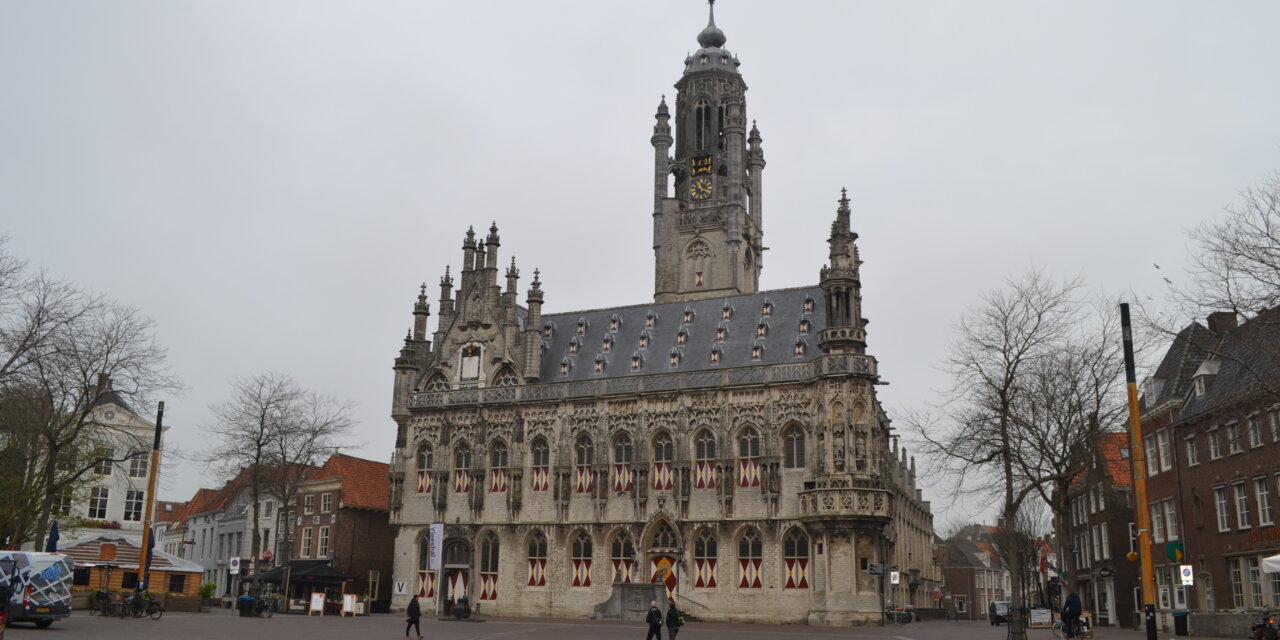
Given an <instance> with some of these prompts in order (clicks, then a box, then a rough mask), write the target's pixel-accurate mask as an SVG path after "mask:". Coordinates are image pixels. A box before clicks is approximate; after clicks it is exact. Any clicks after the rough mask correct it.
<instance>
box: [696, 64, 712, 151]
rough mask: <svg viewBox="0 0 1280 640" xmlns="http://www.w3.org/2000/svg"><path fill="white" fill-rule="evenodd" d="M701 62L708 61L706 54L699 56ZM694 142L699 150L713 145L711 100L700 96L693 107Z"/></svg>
mask: <svg viewBox="0 0 1280 640" xmlns="http://www.w3.org/2000/svg"><path fill="white" fill-rule="evenodd" d="M698 62H699V63H701V64H706V63H707V56H706V55H705V54H703V55H701V56H699V57H698ZM693 119H694V122H693V127H694V128H693V130H694V138H693V144H694V147H696V148H697V149H698V150H699V151H702V150H706V149H710V148H711V147H710V145H711V102H709V101H708V100H707V99H706V98H698V102H697V103H695V106H694V108H693Z"/></svg>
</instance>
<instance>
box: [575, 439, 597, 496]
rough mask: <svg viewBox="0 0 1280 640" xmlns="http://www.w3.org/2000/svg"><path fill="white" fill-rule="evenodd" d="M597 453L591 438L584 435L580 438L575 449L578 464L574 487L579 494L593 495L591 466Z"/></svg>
mask: <svg viewBox="0 0 1280 640" xmlns="http://www.w3.org/2000/svg"><path fill="white" fill-rule="evenodd" d="M595 452H596V450H595V445H593V444H592V442H591V437H590V436H587V435H583V436H580V437H579V438H578V442H577V444H576V445H575V447H574V453H575V460H576V462H577V465H576V466H575V467H574V474H575V476H576V477H575V482H574V487H575V489H576V491H577V492H578V493H591V489H592V482H591V478H592V474H591V464H592V462H593V459H594V458H595Z"/></svg>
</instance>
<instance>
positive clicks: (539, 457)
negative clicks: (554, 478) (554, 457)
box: [529, 436, 551, 491]
mask: <svg viewBox="0 0 1280 640" xmlns="http://www.w3.org/2000/svg"><path fill="white" fill-rule="evenodd" d="M529 454H530V457H531V458H532V460H531V462H532V466H531V467H530V469H529V475H530V484H531V485H532V488H533V490H534V491H546V490H547V488H548V487H550V485H551V480H550V477H551V449H550V448H548V447H547V440H546V438H543V437H542V436H538V437H536V438H534V439H533V443H532V444H530V445H529Z"/></svg>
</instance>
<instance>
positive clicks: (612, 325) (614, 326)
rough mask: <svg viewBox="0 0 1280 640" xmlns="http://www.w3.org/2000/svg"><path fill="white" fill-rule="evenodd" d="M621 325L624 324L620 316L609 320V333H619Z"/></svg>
mask: <svg viewBox="0 0 1280 640" xmlns="http://www.w3.org/2000/svg"><path fill="white" fill-rule="evenodd" d="M621 324H622V318H619V317H618V316H614V317H612V318H609V333H617V332H618V326H619V325H621Z"/></svg>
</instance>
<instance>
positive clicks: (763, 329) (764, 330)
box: [756, 324, 769, 338]
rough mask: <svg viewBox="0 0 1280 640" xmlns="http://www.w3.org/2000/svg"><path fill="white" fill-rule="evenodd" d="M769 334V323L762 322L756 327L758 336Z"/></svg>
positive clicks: (762, 336)
mask: <svg viewBox="0 0 1280 640" xmlns="http://www.w3.org/2000/svg"><path fill="white" fill-rule="evenodd" d="M768 335H769V325H767V324H761V325H759V326H757V327H756V337H757V338H764V337H766V336H768Z"/></svg>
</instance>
